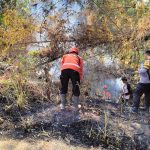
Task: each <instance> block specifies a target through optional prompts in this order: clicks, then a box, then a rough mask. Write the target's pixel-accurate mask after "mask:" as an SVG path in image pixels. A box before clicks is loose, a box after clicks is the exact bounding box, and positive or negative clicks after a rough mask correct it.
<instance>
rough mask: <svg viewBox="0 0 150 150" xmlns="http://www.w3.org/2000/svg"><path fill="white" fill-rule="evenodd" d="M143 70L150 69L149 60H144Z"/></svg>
mask: <svg viewBox="0 0 150 150" xmlns="http://www.w3.org/2000/svg"><path fill="white" fill-rule="evenodd" d="M144 68H146V69H150V60H149V59H148V60H145V62H144Z"/></svg>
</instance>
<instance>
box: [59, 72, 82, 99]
mask: <svg viewBox="0 0 150 150" xmlns="http://www.w3.org/2000/svg"><path fill="white" fill-rule="evenodd" d="M70 79H71V82H72V92H73V95H74V96H79V95H80V89H79V84H80V76H79V73H78V72H77V71H74V70H72V69H65V70H63V71H62V72H61V76H60V81H61V94H66V93H67V91H68V83H69V80H70Z"/></svg>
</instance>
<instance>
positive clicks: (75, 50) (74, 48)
mask: <svg viewBox="0 0 150 150" xmlns="http://www.w3.org/2000/svg"><path fill="white" fill-rule="evenodd" d="M78 51H79V49H78V48H76V47H72V48H70V50H69V53H71V52H75V53H77V54H78Z"/></svg>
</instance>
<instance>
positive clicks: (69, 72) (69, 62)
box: [60, 47, 83, 110]
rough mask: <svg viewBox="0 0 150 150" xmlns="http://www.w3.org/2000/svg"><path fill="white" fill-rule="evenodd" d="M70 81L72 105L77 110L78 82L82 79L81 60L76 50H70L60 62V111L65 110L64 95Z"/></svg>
mask: <svg viewBox="0 0 150 150" xmlns="http://www.w3.org/2000/svg"><path fill="white" fill-rule="evenodd" d="M70 79H71V82H72V86H73V89H72V92H73V97H72V101H73V105H74V107H75V109H77V110H78V104H79V96H80V88H79V85H80V81H81V80H82V79H83V60H82V58H81V57H80V56H79V55H78V48H75V47H73V48H71V49H70V50H69V53H68V54H65V55H63V57H62V60H61V75H60V81H61V90H60V92H61V93H60V99H61V105H60V108H61V110H64V109H65V105H66V94H67V91H68V83H69V80H70Z"/></svg>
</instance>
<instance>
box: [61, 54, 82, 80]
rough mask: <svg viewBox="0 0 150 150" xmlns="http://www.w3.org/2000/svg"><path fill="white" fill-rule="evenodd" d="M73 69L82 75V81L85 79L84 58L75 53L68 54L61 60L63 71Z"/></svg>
mask: <svg viewBox="0 0 150 150" xmlns="http://www.w3.org/2000/svg"><path fill="white" fill-rule="evenodd" d="M64 69H72V70H75V71H77V72H78V73H79V74H80V80H82V79H83V60H82V58H81V57H80V56H79V55H77V54H74V53H69V54H66V55H64V56H63V57H62V60H61V70H64Z"/></svg>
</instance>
